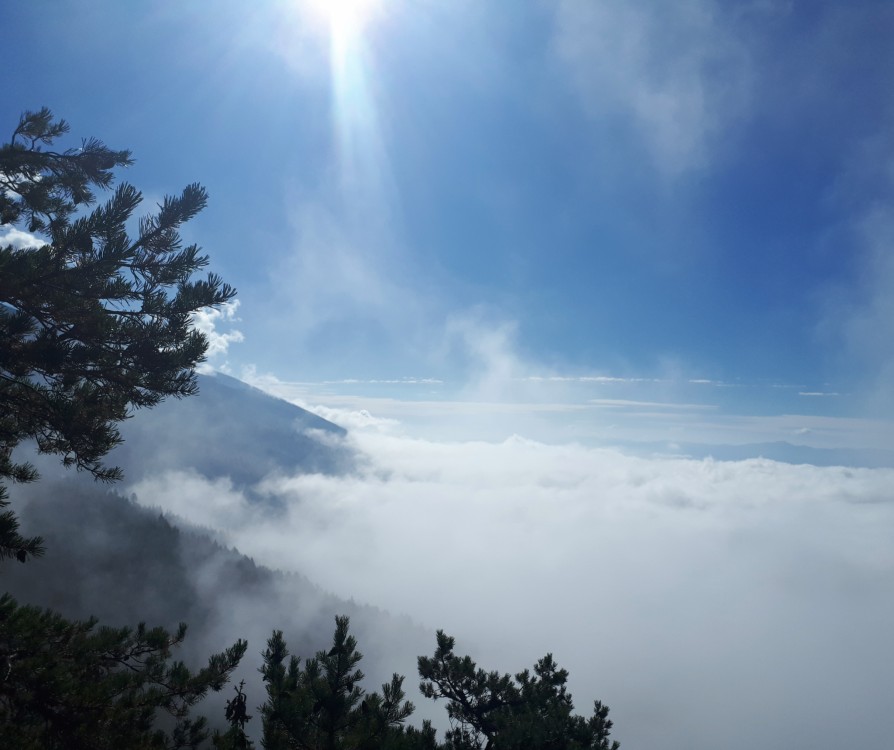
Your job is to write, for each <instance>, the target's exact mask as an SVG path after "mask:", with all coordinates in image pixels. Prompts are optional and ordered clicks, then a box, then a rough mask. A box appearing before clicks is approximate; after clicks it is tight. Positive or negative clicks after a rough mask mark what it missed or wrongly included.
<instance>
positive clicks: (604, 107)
mask: <svg viewBox="0 0 894 750" xmlns="http://www.w3.org/2000/svg"><path fill="white" fill-rule="evenodd" d="M722 11H723V8H722V6H720V5H719V4H717V3H715V2H713V0H684V1H683V2H676V3H669V4H665V3H653V2H648V1H647V0H646V1H643V0H636V1H634V2H624V3H619V2H588V3H581V2H575V1H574V0H562V2H560V3H558V5H557V6H556V30H555V38H554V46H555V50H556V54H557V56H558V59H559V60H560V62H561V63H562V65H564V66H565V69H566V71H567V75H568V77H569V80H570V84H571V86H572V87H573V89H574V90H575V92H576V93H577V95H578V96H579V98H580V101H581V104H582V106H583V107H584V108H585V109H586V110H587V111H588V112H589V113H590V115H591V116H592V117H594V118H595V119H597V120H605V119H610V118H611V117H613V116H616V115H617V114H621V115H623V116H624V117H627V118H629V119H630V120H631V121H632V123H633V126H634V128H635V129H636V130H637V131H638V132H639V135H640V138H641V139H642V141H643V143H644V144H645V146H646V149H647V151H648V152H649V154H650V156H651V158H652V161H653V163H654V164H655V166H656V167H657V169H658V170H659V171H660V172H661V173H663V174H665V175H667V176H671V177H673V176H676V175H679V174H682V173H685V172H687V171H689V170H691V169H698V168H701V167H704V166H705V165H706V163H707V162H708V160H709V159H710V158H711V157H712V155H713V152H714V150H715V149H716V148H717V146H718V145H720V144H721V143H722V142H723V141H729V140H730V138H731V135H732V132H731V131H732V126H733V125H734V124H735V123H736V122H737V120H739V119H740V118H741V117H743V115H744V114H745V113H746V111H747V108H748V106H749V101H750V98H751V79H752V72H751V67H752V66H751V60H750V56H749V52H748V50H747V49H746V47H745V46H744V45H743V43H742V41H741V40H740V39H739V38H737V36H736V33H735V29H733V28H732V27H731V26H730V25H729V19H723V18H721V15H722Z"/></svg>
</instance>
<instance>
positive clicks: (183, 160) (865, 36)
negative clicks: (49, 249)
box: [0, 0, 894, 448]
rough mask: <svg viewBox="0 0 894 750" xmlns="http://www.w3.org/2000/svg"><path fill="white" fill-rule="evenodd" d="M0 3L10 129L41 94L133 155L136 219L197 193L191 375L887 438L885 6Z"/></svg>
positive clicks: (888, 25) (893, 57) (375, 403)
mask: <svg viewBox="0 0 894 750" xmlns="http://www.w3.org/2000/svg"><path fill="white" fill-rule="evenodd" d="M3 20H4V27H5V28H7V29H9V30H13V33H8V34H7V36H8V37H9V38H8V39H7V41H6V44H7V45H8V49H9V54H10V56H11V59H13V60H16V61H18V62H16V63H15V64H11V65H8V66H6V68H5V70H4V72H3V73H2V74H0V75H2V77H3V91H4V95H3V105H2V110H0V113H2V114H3V119H4V120H6V121H7V122H8V123H9V126H10V127H11V126H12V124H13V123H14V122H15V121H16V118H17V116H18V114H19V113H20V112H21V111H22V110H23V109H26V108H32V109H33V108H37V107H40V106H42V105H47V106H50V107H51V108H52V109H53V110H54V111H55V112H56V113H57V114H58V115H60V116H64V117H65V118H66V119H67V120H68V121H69V122H70V123H71V126H72V137H73V142H75V143H76V139H77V138H79V137H82V136H97V137H100V138H102V139H104V140H105V141H106V142H107V143H108V144H110V145H111V146H113V147H116V148H120V147H127V148H130V149H131V150H132V151H133V153H134V156H135V158H136V160H137V161H136V164H135V166H133V167H132V168H131V169H129V170H128V171H127V173H126V174H123V175H122V179H127V180H128V181H130V182H132V183H134V184H135V185H137V186H138V187H139V188H140V189H141V190H142V191H143V192H144V194H145V197H146V201H145V205H146V210H147V211H148V210H150V209H151V208H152V207H153V206H154V204H155V203H157V202H158V201H159V200H160V198H161V197H162V196H163V195H165V194H168V193H174V192H176V191H178V190H179V189H181V188H182V186H184V185H185V184H188V183H190V182H192V181H200V182H202V183H203V184H204V185H205V186H206V187H207V188H208V190H209V192H210V196H211V203H210V206H209V208H208V209H207V210H206V211H205V212H204V213H203V214H202V215H201V216H200V217H198V218H197V219H196V220H195V221H194V222H193V223H192V224H191V225H190V226H189V227H188V228H187V232H186V236H187V239H188V240H190V241H196V242H198V243H199V244H201V245H202V246H203V248H204V249H205V250H206V252H208V254H209V255H210V257H211V261H212V268H213V270H215V271H216V272H219V273H220V274H222V275H223V276H224V278H225V279H226V280H228V281H230V282H232V283H233V284H234V285H235V286H236V287H237V288H238V291H239V297H238V300H239V302H238V308H237V309H235V310H230V311H228V312H229V313H230V315H229V319H227V317H226V316H221V317H218V318H217V319H216V320H214V321H211V323H212V325H213V324H214V323H216V324H217V327H216V329H214V330H215V332H216V333H217V334H221V335H224V336H226V337H227V338H223V339H220V340H219V344H220V345H219V346H217V348H216V351H217V352H218V353H217V354H216V355H215V356H214V357H212V360H211V364H212V366H214V367H223V368H226V369H227V370H228V371H229V372H231V373H233V374H235V375H237V376H240V377H249V376H252V375H256V376H269V377H274V378H277V379H279V380H281V381H284V382H288V383H304V384H307V387H306V388H305V390H306V391H307V392H308V393H309V394H312V395H318V396H319V398H318V399H317V400H318V401H319V402H320V403H323V401H324V400H325V398H326V397H337V398H341V397H362V398H366V399H370V402H369V403H370V404H371V405H372V407H373V408H370V409H369V410H370V411H372V412H374V413H375V412H377V411H378V412H383V410H385V411H387V410H388V408H389V407H388V404H389V403H390V401H391V400H397V401H399V402H405V401H408V400H410V401H423V402H425V401H435V402H444V401H456V400H460V401H463V402H466V401H471V402H473V403H490V402H495V401H496V402H501V403H506V402H510V401H512V402H515V403H517V404H518V405H519V406H520V408H522V409H523V408H524V407H525V406H529V407H530V406H532V405H535V404H536V405H538V406H537V407H536V408H540V409H542V408H543V404H547V403H551V404H556V405H560V406H561V407H563V408H564V407H567V406H569V405H574V406H577V407H587V408H589V406H590V405H592V404H597V408H594V409H591V410H590V411H591V412H592V413H591V414H589V415H588V417H587V418H586V419H581V420H580V422H581V427H580V429H575V430H574V433H575V434H574V438H575V439H580V440H584V441H593V440H597V439H600V438H599V437H598V435H594V434H593V433H594V432H597V433H598V432H599V429H598V428H595V427H594V425H598V424H604V421H605V420H604V414H603V411H604V410H602V409H600V408H599V407H598V404H605V403H608V402H612V401H614V402H626V403H625V404H624V406H623V409H624V411H625V412H631V411H641V410H638V409H636V407H634V406H633V405H632V403H631V402H646V403H651V404H656V403H662V404H673V406H668V407H666V409H665V410H673V412H674V414H676V415H677V419H676V421H677V422H679V421H680V419H681V414H682V413H683V412H685V414H684V415H683V417H682V421H683V422H684V423H685V425H684V426H686V429H688V434H687V435H685V436H684V437H686V438H687V439H688V440H690V441H692V442H710V441H712V440H714V439H715V436H713V435H712V434H707V433H706V434H702V433H701V432H700V430H701V428H700V427H698V425H697V423H698V415H699V414H700V413H701V412H702V411H703V410H704V409H706V408H707V409H711V410H713V411H715V412H717V413H718V414H720V415H723V416H728V417H730V418H741V417H758V416H760V417H770V418H774V417H780V416H783V415H803V416H804V417H805V420H804V423H803V424H799V425H798V426H797V427H795V428H794V429H796V430H809V429H811V424H810V423H809V422H810V420H808V419H806V418H808V417H809V418H811V419H823V418H841V417H844V418H850V419H867V420H869V422H868V423H866V424H865V425H863V428H865V429H863V430H862V432H861V434H860V436H857V437H855V436H854V435H853V434H852V432H848V436H849V437H848V438H847V440H846V441H842V444H847V445H851V446H853V447H860V448H862V447H867V448H869V447H874V448H879V447H884V444H886V442H885V441H886V439H887V437H885V438H884V439H883V440H882V441H880V440H879V433H881V434H883V435H885V436H887V435H888V431H887V430H886V429H884V430H883V429H880V425H879V424H878V423H877V420H879V419H881V418H884V419H887V418H888V417H889V416H890V414H891V406H892V404H891V399H890V390H891V389H890V384H891V372H892V367H894V350H892V345H891V341H892V340H894V337H892V333H894V331H892V324H891V316H890V314H889V313H890V303H889V299H890V298H891V294H890V291H891V286H892V284H894V266H892V263H891V261H890V260H889V253H888V252H887V249H888V247H889V246H890V243H891V237H892V232H894V228H892V227H894V224H892V222H894V219H892V216H891V211H892V209H891V197H892V168H894V167H892V165H894V160H892V146H891V139H890V135H889V134H890V132H891V126H892V120H894V108H892V105H894V102H892V94H891V90H890V85H889V83H890V79H891V75H892V72H894V51H892V48H891V45H890V44H889V40H890V33H891V30H892V23H894V8H892V7H891V5H890V3H888V2H870V1H868V0H861V1H860V2H853V3H846V4H844V3H838V2H823V1H822V0H812V1H811V2H793V1H792V0H776V1H774V0H740V1H738V2H716V1H713V0H685V1H684V2H679V3H674V4H673V5H666V4H664V3H654V2H645V1H643V0H639V1H635V2H626V3H617V2H581V1H577V2H574V1H572V0H566V1H556V2H535V1H534V0H519V2H513V3H512V4H511V6H508V5H506V4H497V3H480V2H471V0H452V1H451V2H445V1H444V0H413V1H412V2H411V1H409V0H364V1H362V2H360V1H358V0H354V1H353V2H351V0H341V1H340V2H332V3H321V2H318V1H316V0H289V1H288V2H285V1H284V0H283V1H278V0H270V1H269V2H261V3H252V4H248V3H244V2H234V1H228V0H221V2H216V3H215V4H214V7H213V9H212V8H210V7H209V6H208V4H207V3H204V2H176V3H174V2H152V3H146V2H134V3H126V4H123V3H114V2H103V1H102V0H98V1H95V2H89V3H88V2H52V3H48V2H41V1H40V0H38V1H37V2H33V3H27V4H24V3H17V4H14V5H12V6H10V7H9V8H6V9H4V10H3ZM228 344H231V345H230V346H229V347H228V348H227V345H228ZM685 405H694V406H697V407H699V409H696V410H689V411H687V410H685V409H683V406H685ZM621 408H622V407H621V406H620V405H618V404H616V408H615V411H616V412H618V411H619V410H620V409H621ZM681 410H682V411H681ZM383 416H391V415H390V414H384V413H383ZM552 417H553V418H554V419H553V420H552V422H553V424H555V423H557V422H560V421H561V419H562V416H561V414H560V413H558V412H554V413H553V414H552ZM637 421H638V422H639V423H641V422H642V421H643V420H637ZM514 429H515V425H511V426H510V427H507V429H506V430H503V431H502V432H501V433H500V434H499V435H497V436H498V437H507V436H508V434H511V432H512V431H514ZM497 432H500V431H499V430H498V431H497ZM503 432H505V433H507V434H502V433H503ZM651 432H652V431H650V432H649V434H648V435H646V434H644V435H642V436H639V437H641V438H642V439H643V440H653V439H654V438H655V437H656V436H655V435H653V434H651ZM658 432H659V433H661V434H660V435H658V436H657V437H658V439H659V440H667V441H673V440H675V439H677V437H679V436H674V435H672V434H670V433H668V432H667V431H663V430H659V431H658ZM566 433H567V431H566V432H564V433H563V432H560V433H556V432H555V431H553V430H549V429H547V428H546V427H544V428H543V429H542V431H541V432H538V434H536V435H529V436H532V437H538V438H543V439H548V440H555V439H562V438H563V437H565V436H567V434H566ZM769 433H771V434H770V438H772V439H773V440H788V441H791V440H797V439H798V436H797V434H794V435H793V434H792V433H790V432H785V431H784V430H779V429H774V428H772V427H770V428H769ZM490 434H491V433H490V432H488V431H487V430H484V431H482V432H481V433H480V435H479V436H481V437H489V436H490ZM801 434H802V435H803V434H806V433H803V432H802V433H801ZM731 439H732V438H731Z"/></svg>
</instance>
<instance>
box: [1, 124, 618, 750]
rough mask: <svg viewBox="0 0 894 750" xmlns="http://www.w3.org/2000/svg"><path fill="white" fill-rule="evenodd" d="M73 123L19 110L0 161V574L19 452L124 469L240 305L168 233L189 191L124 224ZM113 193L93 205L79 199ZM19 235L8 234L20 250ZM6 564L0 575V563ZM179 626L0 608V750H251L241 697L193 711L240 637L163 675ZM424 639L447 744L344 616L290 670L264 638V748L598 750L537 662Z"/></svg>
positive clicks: (25, 471)
mask: <svg viewBox="0 0 894 750" xmlns="http://www.w3.org/2000/svg"><path fill="white" fill-rule="evenodd" d="M67 132H68V125H67V124H66V123H65V122H64V121H63V120H57V119H55V118H54V117H53V115H52V113H51V112H50V111H49V110H48V109H46V108H44V109H41V110H39V111H36V112H25V113H24V114H23V115H22V117H21V119H20V120H19V123H18V125H17V126H16V127H15V129H14V130H13V132H12V136H11V138H10V140H9V142H8V143H6V144H4V145H2V146H0V228H2V227H12V228H16V229H20V230H24V231H27V233H29V234H30V235H31V240H30V241H29V242H27V243H25V244H24V245H23V244H22V243H10V244H7V245H5V246H0V562H3V561H4V558H5V559H6V560H9V559H10V558H16V559H18V560H19V561H20V562H23V563H24V562H27V560H28V559H29V557H31V556H36V555H40V554H42V552H43V542H42V540H41V539H40V538H39V537H31V538H25V537H23V536H21V534H20V533H19V523H18V518H17V516H16V514H15V512H14V510H13V509H11V508H10V500H9V497H8V494H7V488H6V485H7V484H8V483H10V482H31V481H34V480H35V479H37V473H36V471H35V470H34V468H33V466H31V465H30V464H29V463H27V462H25V461H21V460H19V459H18V458H17V457H15V456H14V452H15V451H16V449H17V448H18V447H19V446H20V445H21V444H23V443H25V444H29V443H30V444H33V445H35V446H36V448H37V450H38V451H39V452H41V453H47V454H55V455H58V456H60V457H61V458H62V461H63V463H64V464H65V465H66V466H74V467H76V468H77V469H80V470H84V471H86V472H88V473H89V474H91V475H93V476H94V477H95V478H97V479H99V480H105V481H108V480H114V479H117V478H119V476H120V472H119V470H118V469H117V468H115V467H113V466H108V465H106V464H105V463H104V459H105V457H106V456H107V454H108V453H109V452H110V451H111V450H112V448H114V447H115V445H117V444H118V443H119V442H120V441H121V437H120V434H119V432H118V425H119V424H120V423H121V422H122V421H123V420H125V419H127V418H129V417H130V416H132V414H133V412H134V410H136V409H140V408H145V407H152V406H154V405H156V404H158V403H159V402H160V401H162V400H163V399H165V398H167V397H171V396H172V397H175V398H180V397H183V396H189V395H192V394H194V393H195V392H196V377H195V367H196V365H197V364H199V363H200V362H201V361H202V360H203V358H204V356H205V352H206V350H207V346H208V342H207V340H206V339H205V337H204V336H203V335H202V334H201V333H200V332H198V331H196V330H195V328H193V327H192V318H193V316H194V315H195V313H196V312H198V311H199V310H202V309H205V308H208V307H216V306H220V305H222V304H224V303H226V302H227V301H228V300H230V299H231V298H232V297H233V295H234V294H235V290H233V289H232V288H231V287H230V286H228V285H227V284H225V283H224V282H223V281H222V280H221V279H220V278H219V277H217V276H216V275H214V274H208V275H207V276H205V278H195V275H196V274H197V273H198V272H199V271H201V270H202V269H204V268H205V267H206V266H207V264H208V257H207V256H206V255H203V254H202V253H201V251H200V249H199V248H198V247H197V246H195V245H190V246H187V247H184V246H183V244H182V242H181V239H180V235H179V228H180V226H181V225H182V224H183V223H184V222H186V221H188V220H189V219H190V218H192V217H193V216H195V215H196V214H197V213H198V212H199V211H200V210H201V209H202V208H203V207H204V206H205V203H206V194H205V191H204V189H203V188H202V187H201V186H200V185H198V184H193V185H189V186H188V187H187V188H186V189H184V191H183V192H182V194H181V195H180V196H177V197H168V198H165V199H164V201H163V203H162V204H161V205H159V206H158V207H157V211H156V212H155V213H154V214H150V215H148V216H146V217H144V218H142V219H141V220H140V222H139V227H138V232H137V236H136V237H131V236H129V234H128V232H127V230H126V224H127V222H128V221H129V219H130V218H131V216H132V215H133V213H134V211H135V210H136V209H137V207H138V206H139V204H140V202H141V195H140V193H139V192H138V191H137V190H136V189H135V188H133V187H132V186H131V185H128V184H126V183H123V184H120V185H118V186H117V187H114V188H113V182H114V170H115V169H116V168H121V167H126V166H128V165H129V164H131V163H132V160H131V157H130V153H129V152H127V151H113V150H111V149H109V148H107V147H106V146H105V145H104V144H103V143H102V142H100V141H98V140H96V139H87V140H85V141H83V142H82V143H81V146H80V147H78V148H70V149H67V150H64V151H57V150H54V149H53V144H54V143H55V142H56V141H57V140H58V139H59V138H60V137H62V136H64V135H65V134H66V133H67ZM95 189H100V190H111V191H112V192H111V196H110V197H109V199H108V200H107V201H106V202H105V203H103V204H102V205H99V206H94V204H95V202H96V196H95V195H94V192H93V191H94V190H95ZM20 236H21V235H20ZM5 564H9V563H8V562H6V563H5ZM185 635H186V626H185V625H180V627H179V628H178V629H177V630H176V631H175V632H173V633H171V632H168V631H167V630H165V629H163V628H148V627H146V626H145V625H144V624H142V623H141V624H139V625H137V626H136V627H133V628H130V627H125V628H110V627H101V626H99V624H98V623H97V622H96V620H92V619H91V620H87V621H75V620H69V619H66V618H64V617H62V616H60V615H58V614H56V613H54V612H51V611H49V610H43V609H40V608H36V607H32V606H23V605H20V604H18V603H17V602H16V601H15V600H14V599H13V598H12V597H10V596H9V595H5V594H4V595H2V596H0V747H4V748H5V747H9V748H20V749H21V750H29V749H31V748H34V749H35V750H36V749H37V748H41V749H42V750H52V749H54V748H59V749H60V750H61V749H63V748H73V749H75V750H78V749H80V748H83V749H84V750H87V749H88V748H89V749H93V748H96V749H99V748H109V749H110V750H111V749H112V748H116V749H117V748H139V749H142V748H147V749H148V748H164V749H166V750H173V749H174V748H197V747H201V746H207V743H208V741H209V740H211V741H213V744H214V746H215V747H218V748H248V747H252V746H253V743H252V742H251V741H250V740H249V737H248V735H247V733H246V732H247V730H246V726H247V725H248V724H249V722H250V721H251V720H252V718H253V717H252V714H251V713H250V708H249V697H248V696H247V695H246V694H245V692H244V684H240V685H239V686H238V687H236V688H235V690H234V692H235V695H234V696H232V697H231V698H230V700H229V701H227V706H226V712H225V718H226V720H227V722H228V724H229V729H228V730H227V731H226V732H224V733H214V736H213V737H212V736H211V732H210V731H209V728H208V724H207V722H206V721H205V719H203V718H200V717H196V716H194V715H193V713H194V707H195V706H196V704H197V703H198V702H199V701H200V700H201V699H202V698H203V697H204V696H205V695H206V694H207V693H208V692H209V691H212V690H214V691H217V690H220V689H221V688H222V687H223V686H224V685H225V684H226V683H227V682H228V680H229V679H230V677H231V675H232V673H233V671H234V670H235V669H236V667H237V665H238V664H239V662H240V660H241V659H242V657H243V656H244V654H245V651H246V648H247V644H246V643H245V642H244V641H242V640H240V641H237V643H235V644H234V645H232V646H231V647H229V648H226V649H225V650H224V651H222V652H220V653H218V654H214V655H212V656H211V657H210V658H209V659H208V661H207V665H206V666H205V667H203V668H200V669H197V670H191V669H188V668H187V667H186V666H185V664H184V663H183V662H182V661H178V660H176V659H174V656H173V655H174V649H175V648H176V647H177V646H178V645H179V644H180V643H181V642H182V641H183V638H184V637H185ZM453 649H454V641H453V639H452V638H450V637H448V636H446V635H445V634H444V633H442V632H439V633H438V637H437V648H436V651H435V653H434V655H433V656H432V657H430V658H428V657H420V659H419V676H420V678H421V680H422V682H421V685H420V689H421V691H422V694H423V695H424V696H425V697H428V698H432V699H434V700H441V699H443V700H445V701H446V707H447V714H448V717H449V720H450V726H451V728H450V729H449V731H447V732H446V734H445V737H444V740H443V742H438V740H437V738H436V733H435V731H434V729H433V728H432V727H431V725H430V724H428V723H423V725H422V727H421V728H419V729H417V728H415V727H412V726H408V725H407V723H406V721H407V719H408V718H409V717H410V715H411V714H412V713H413V705H412V703H410V702H409V701H407V700H406V695H405V692H404V687H403V682H404V678H403V677H401V676H399V675H397V674H395V675H394V676H393V677H392V679H391V681H390V682H388V683H386V684H384V685H382V687H381V691H373V692H368V691H367V690H366V689H365V688H364V687H363V685H362V681H363V673H362V671H361V670H360V669H359V666H358V665H359V663H360V661H361V659H362V655H361V654H360V652H359V651H358V650H357V643H356V641H355V639H354V637H353V636H352V635H350V633H349V628H348V618H347V617H339V618H336V628H335V634H334V637H333V642H332V646H331V648H330V649H329V650H328V651H320V652H318V653H317V654H316V655H315V656H314V657H312V658H309V659H307V660H305V661H304V663H303V664H302V662H301V660H300V659H299V658H297V657H296V656H292V655H291V654H290V653H289V651H288V648H287V645H286V642H285V640H284V638H283V634H282V632H280V631H274V633H273V635H272V636H271V638H270V639H269V641H268V643H267V649H266V650H265V652H264V654H263V660H264V661H263V665H262V667H261V673H262V676H263V680H264V684H265V687H266V692H267V695H266V700H265V701H264V703H263V704H262V705H261V706H260V707H259V708H258V709H257V713H258V714H259V716H260V721H261V733H262V736H261V745H262V746H263V747H264V748H266V749H267V750H287V749H288V750H292V749H293V748H299V749H301V750H380V749H381V750H435V749H443V750H485V749H490V750H514V749H516V748H518V749H519V750H520V749H521V748H531V749H533V750H536V749H538V748H542V749H543V750H547V749H549V750H578V749H579V748H580V749H582V748H595V749H598V750H608V749H609V748H616V747H617V743H611V744H610V741H609V732H610V729H611V722H610V721H609V720H608V718H607V715H608V709H607V708H606V707H605V706H603V705H602V704H601V703H599V702H597V703H596V704H595V706H594V712H593V715H592V716H591V717H590V718H584V717H581V716H576V715H574V714H573V713H572V711H573V708H574V706H573V703H572V701H571V696H570V694H568V692H567V690H566V687H565V685H566V681H567V677H568V673H567V672H566V671H565V670H562V669H559V668H558V666H557V665H556V664H555V663H554V661H553V659H552V657H551V656H550V655H547V656H546V657H544V658H543V659H541V660H540V661H539V662H538V663H537V664H536V665H535V666H534V669H533V671H528V670H525V671H524V672H521V673H519V674H517V675H515V676H514V677H513V676H510V675H501V674H499V673H497V672H485V671H484V670H482V669H480V668H478V667H477V665H476V664H475V662H473V661H472V660H471V659H470V658H469V657H459V656H457V655H456V654H454V650H453Z"/></svg>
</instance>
